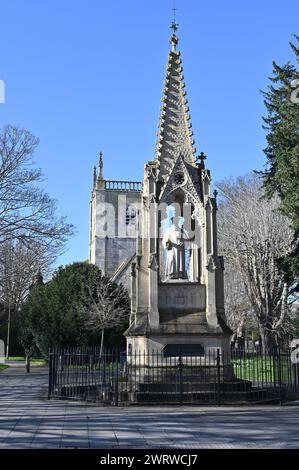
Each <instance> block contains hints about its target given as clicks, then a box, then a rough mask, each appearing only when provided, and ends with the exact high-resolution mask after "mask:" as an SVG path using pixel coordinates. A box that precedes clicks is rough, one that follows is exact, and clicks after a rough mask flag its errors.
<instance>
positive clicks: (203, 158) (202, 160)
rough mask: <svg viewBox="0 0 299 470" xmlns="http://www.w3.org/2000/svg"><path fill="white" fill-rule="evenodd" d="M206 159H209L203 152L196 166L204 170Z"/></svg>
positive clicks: (197, 159)
mask: <svg viewBox="0 0 299 470" xmlns="http://www.w3.org/2000/svg"><path fill="white" fill-rule="evenodd" d="M206 159H207V157H206V155H205V154H204V153H203V152H200V155H199V156H198V157H197V158H196V164H197V165H201V166H202V167H203V168H204V167H205V160H206ZM199 161H200V163H199Z"/></svg>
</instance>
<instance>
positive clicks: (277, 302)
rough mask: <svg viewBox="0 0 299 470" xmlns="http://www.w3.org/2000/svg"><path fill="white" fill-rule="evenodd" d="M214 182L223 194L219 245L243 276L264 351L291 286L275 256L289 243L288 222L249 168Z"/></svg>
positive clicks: (284, 313)
mask: <svg viewBox="0 0 299 470" xmlns="http://www.w3.org/2000/svg"><path fill="white" fill-rule="evenodd" d="M217 187H218V188H219V189H220V191H221V196H222V199H221V200H220V203H219V214H218V220H219V227H218V230H219V242H220V249H221V251H222V253H223V254H224V256H225V258H226V260H227V262H228V263H229V265H230V266H231V268H232V269H235V272H236V274H237V276H239V278H240V279H241V280H242V284H243V286H244V292H245V294H246V296H247V298H248V300H249V303H250V306H251V308H252V310H253V312H254V316H255V318H256V320H257V323H258V327H259V332H260V336H261V340H262V347H263V351H264V352H267V351H268V350H269V348H270V347H271V346H273V345H274V344H277V341H278V340H279V338H280V337H282V336H283V335H284V333H285V330H286V328H288V325H289V322H288V317H289V310H290V309H289V306H290V304H291V301H292V300H293V299H290V296H289V289H290V287H291V286H289V285H288V284H287V283H286V282H285V280H284V276H283V274H282V273H281V272H280V271H279V269H278V267H277V264H276V260H277V259H278V258H279V257H281V256H283V255H285V254H287V253H288V252H289V251H290V249H291V244H292V239H293V232H292V230H291V229H290V228H289V225H290V222H289V220H288V219H287V218H286V217H285V216H283V215H282V214H281V213H279V212H278V211H277V208H278V205H279V201H278V200H277V199H275V198H273V199H271V200H270V201H268V200H267V199H266V198H264V192H263V189H262V188H261V182H260V179H259V178H258V177H257V176H256V175H254V174H251V175H249V176H247V177H239V178H237V179H236V180H235V181H223V182H221V183H219V184H218V185H217ZM242 295H244V293H243V292H242V291H240V296H242ZM244 313H245V312H244Z"/></svg>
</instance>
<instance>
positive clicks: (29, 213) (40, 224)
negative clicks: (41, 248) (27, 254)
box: [0, 125, 73, 250]
mask: <svg viewBox="0 0 299 470" xmlns="http://www.w3.org/2000/svg"><path fill="white" fill-rule="evenodd" d="M38 143H39V141H38V139H37V138H36V137H34V136H33V135H32V134H31V133H30V132H29V131H27V130H25V129H19V128H17V127H14V126H10V125H9V126H5V127H4V128H3V129H2V131H0V244H1V243H4V242H5V241H6V240H11V239H18V240H21V241H23V243H27V245H29V244H30V243H32V242H36V241H37V242H38V243H39V244H44V245H45V246H46V245H49V244H51V246H52V247H53V248H56V249H57V250H60V249H62V246H63V245H64V243H65V242H66V239H67V237H68V236H69V235H70V234H71V233H72V231H73V227H72V226H71V225H69V224H67V223H66V222H65V219H64V218H57V217H56V216H55V210H56V202H55V201H54V200H53V199H51V198H50V197H49V196H48V194H47V193H46V192H45V191H43V190H42V189H40V187H39V186H38V184H39V183H40V182H41V181H42V173H41V170H40V169H38V168H35V167H34V165H33V161H32V157H33V154H34V152H35V150H36V148H37V146H38Z"/></svg>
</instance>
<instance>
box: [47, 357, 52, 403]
mask: <svg viewBox="0 0 299 470" xmlns="http://www.w3.org/2000/svg"><path fill="white" fill-rule="evenodd" d="M52 363H53V360H52V351H51V348H49V382H48V400H50V398H51V393H52V382H53V379H52V376H53V371H52Z"/></svg>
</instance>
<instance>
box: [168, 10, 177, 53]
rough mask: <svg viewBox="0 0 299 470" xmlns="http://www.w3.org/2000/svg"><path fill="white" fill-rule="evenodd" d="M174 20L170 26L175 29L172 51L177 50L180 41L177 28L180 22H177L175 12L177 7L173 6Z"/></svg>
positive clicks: (172, 38)
mask: <svg viewBox="0 0 299 470" xmlns="http://www.w3.org/2000/svg"><path fill="white" fill-rule="evenodd" d="M172 10H173V20H172V23H171V25H170V28H171V29H172V30H173V33H172V36H171V38H170V44H171V45H172V51H175V50H176V46H177V43H178V42H179V38H178V37H177V35H176V32H177V29H178V26H179V25H178V23H177V22H176V18H175V13H176V11H177V8H173V9H172Z"/></svg>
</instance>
